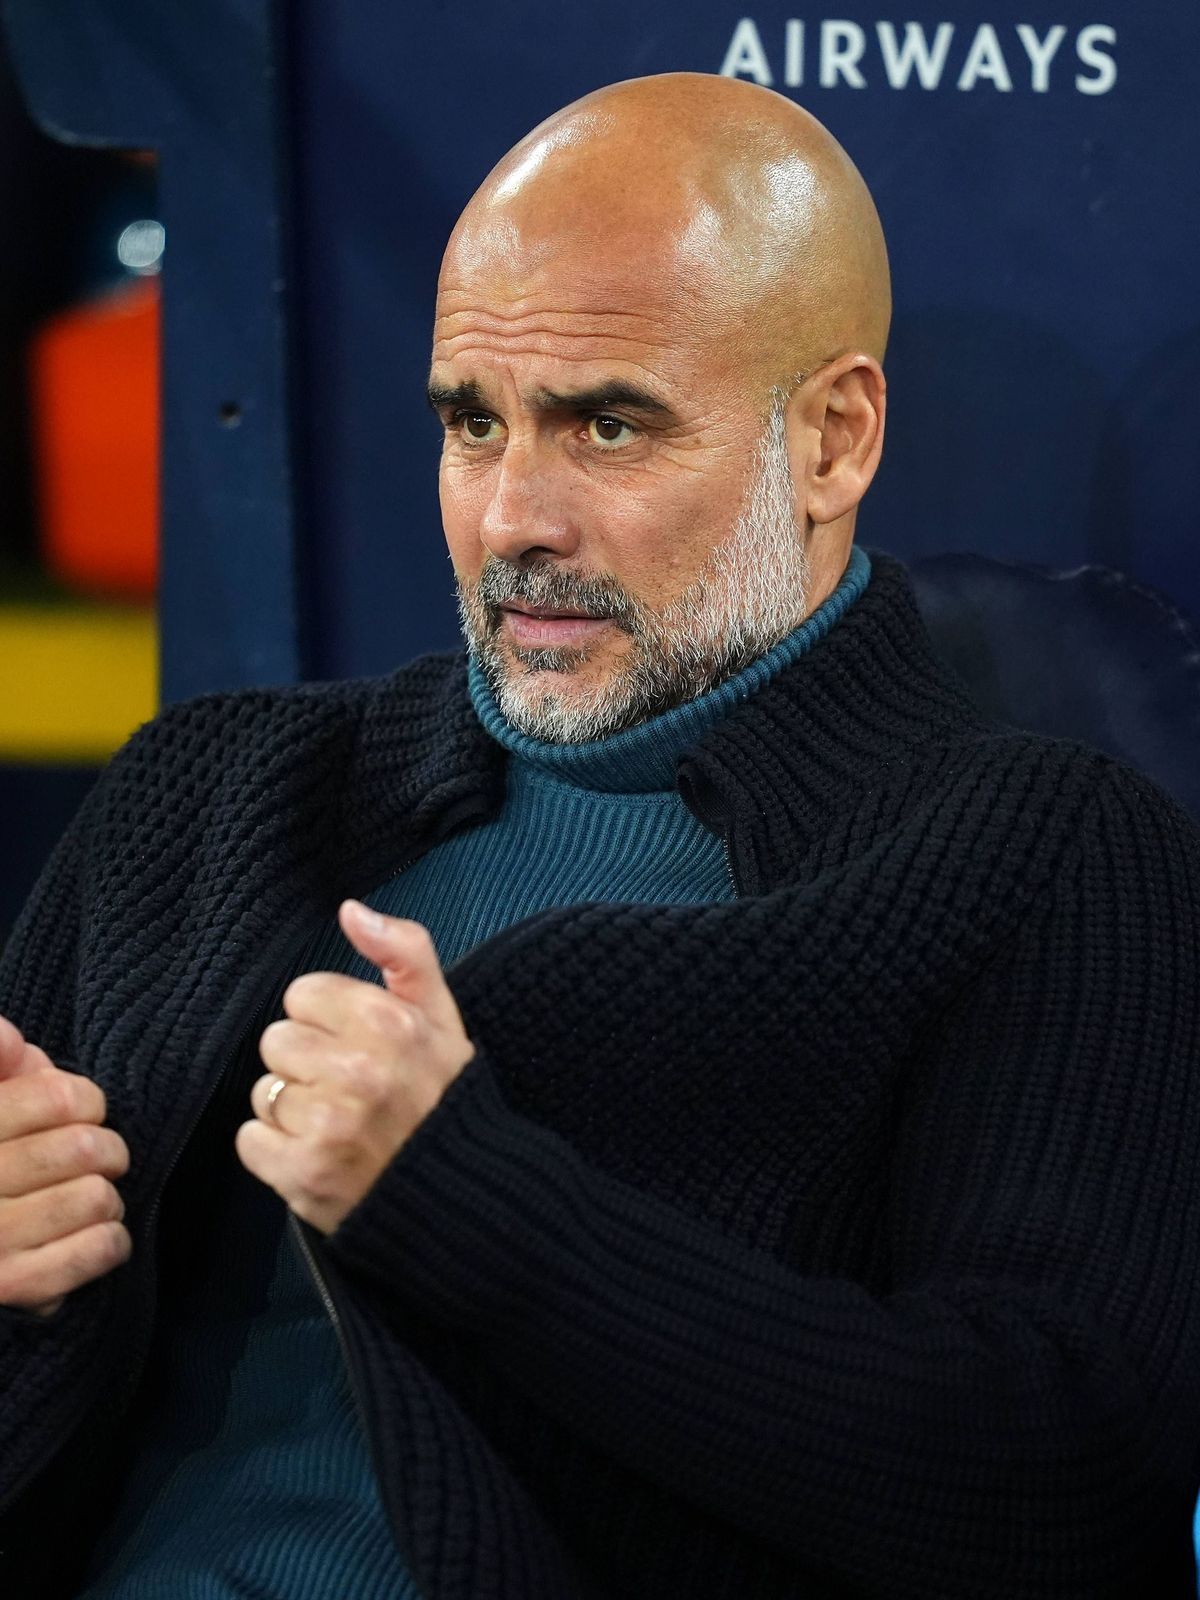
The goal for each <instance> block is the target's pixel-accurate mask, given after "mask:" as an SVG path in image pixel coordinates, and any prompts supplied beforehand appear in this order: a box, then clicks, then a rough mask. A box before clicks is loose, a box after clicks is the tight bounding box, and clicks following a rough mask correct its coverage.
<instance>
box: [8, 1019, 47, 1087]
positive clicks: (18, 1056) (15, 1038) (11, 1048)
mask: <svg viewBox="0 0 1200 1600" xmlns="http://www.w3.org/2000/svg"><path fill="white" fill-rule="evenodd" d="M45 1065H46V1057H45V1056H44V1055H43V1054H42V1052H41V1051H40V1050H34V1049H32V1048H31V1047H30V1046H29V1045H27V1044H26V1043H25V1038H24V1035H23V1034H22V1033H21V1030H20V1029H19V1028H18V1027H17V1025H16V1024H15V1023H13V1022H10V1021H9V1020H8V1018H7V1017H0V1079H4V1078H19V1077H21V1076H22V1074H24V1073H29V1072H39V1071H40V1070H41V1069H42V1067H43V1066H45Z"/></svg>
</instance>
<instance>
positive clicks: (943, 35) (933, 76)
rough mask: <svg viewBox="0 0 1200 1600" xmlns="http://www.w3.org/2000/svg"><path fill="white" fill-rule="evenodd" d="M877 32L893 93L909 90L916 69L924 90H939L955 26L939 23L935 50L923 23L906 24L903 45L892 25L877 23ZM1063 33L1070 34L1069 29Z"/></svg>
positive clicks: (934, 44) (934, 41)
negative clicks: (894, 90)
mask: <svg viewBox="0 0 1200 1600" xmlns="http://www.w3.org/2000/svg"><path fill="white" fill-rule="evenodd" d="M875 31H876V32H877V33H878V35H879V49H880V51H881V53H882V55H883V70H884V71H885V72H886V73H887V80H888V82H889V83H890V84H891V86H892V88H893V89H903V88H905V87H906V86H907V84H908V80H909V78H910V77H911V76H912V72H913V68H914V67H915V68H916V69H917V82H918V83H919V84H920V85H921V87H922V89H936V88H937V86H938V84H939V83H940V82H941V81H942V73H943V72H944V71H945V68H946V56H947V54H948V52H949V50H950V41H951V39H953V37H954V24H953V23H952V22H939V23H938V30H937V32H936V33H935V34H934V36H933V46H932V48H931V47H930V44H929V40H928V39H926V37H925V29H924V28H923V27H922V26H921V24H920V23H919V22H906V23H905V24H904V43H903V44H897V42H896V30H895V28H894V27H893V26H892V24H891V23H890V22H877V23H876V24H875ZM1063 32H1064V33H1065V32H1066V29H1065V28H1064V29H1063Z"/></svg>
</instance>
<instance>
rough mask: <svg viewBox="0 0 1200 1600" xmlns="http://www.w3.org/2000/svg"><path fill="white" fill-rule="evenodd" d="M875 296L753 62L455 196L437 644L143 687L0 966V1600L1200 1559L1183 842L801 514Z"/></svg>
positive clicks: (443, 1589)
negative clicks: (342, 666) (337, 669)
mask: <svg viewBox="0 0 1200 1600" xmlns="http://www.w3.org/2000/svg"><path fill="white" fill-rule="evenodd" d="M888 317H889V289H888V272H887V260H886V254H885V250H884V245H883V240H882V237H881V233H880V229H879V223H878V219H877V217H876V214H875V210H874V207H873V205H872V203H871V200H870V197H869V195H868V194H867V191H866V189H865V187H864V185H863V182H862V180H861V178H860V177H859V175H858V173H857V172H856V171H855V169H854V167H853V166H852V164H851V163H850V161H849V160H848V158H847V157H846V155H845V154H844V152H843V151H842V150H841V149H840V148H839V147H838V146H837V145H836V144H835V143H834V141H833V140H832V139H831V138H830V136H829V135H828V134H827V133H826V132H825V131H824V130H823V129H822V128H821V127H820V126H819V125H818V124H817V123H815V122H814V121H813V120H812V118H811V117H809V116H807V115H806V114H805V113H804V112H802V111H800V110H798V109H797V108H796V107H795V106H793V105H792V104H790V103H789V102H788V101H786V100H784V99H782V98H780V97H777V96H775V95H773V94H770V93H768V92H766V91H764V90H761V89H759V88H755V87H750V86H748V85H746V84H744V83H733V82H729V81H726V80H722V79H716V78H707V77H699V76H693V75H687V74H684V75H673V76H669V77H665V78H653V79H646V80H642V81H638V82H633V83H628V84H620V85H617V86H616V87H614V88H611V89H607V90H604V91H602V92H600V93H598V94H595V95H591V96H589V97H588V98H586V99H585V100H582V101H580V102H578V103H577V104H575V105H573V106H570V107H568V108H567V109H566V110H565V111H563V112H561V113H560V114H559V115H557V116H555V117H553V118H551V119H550V121H549V122H547V123H545V124H543V125H542V126H541V127H540V128H538V129H536V130H535V131H534V132H533V133H532V134H530V135H529V137H528V138H527V139H525V140H524V141H523V142H522V143H521V144H520V145H518V146H517V147H516V149H515V150H513V151H512V152H511V153H510V154H509V155H508V156H506V157H505V159H504V160H503V161H502V162H501V163H500V165H499V166H498V167H497V168H496V170H495V171H494V172H493V173H492V174H491V176H490V177H489V178H488V179H487V181H486V182H485V183H484V185H483V187H482V188H481V189H480V191H479V193H478V194H476V195H475V197H474V198H473V199H472V201H471V203H470V205H469V206H468V207H467V209H466V211H465V212H464V214H463V216H462V218H461V220H460V222H459V224H458V226H457V228H456V229H455V232H454V235H453V237H452V239H451V241H450V244H449V248H448V250H447V252H446V257H445V262H444V266H443V270H442V274H441V280H440V283H439V288H438V303H437V310H436V318H435V325H434V342H433V360H432V366H431V371H430V378H429V400H430V402H431V404H432V405H433V407H434V409H435V410H436V412H437V414H438V416H439V417H440V419H441V422H442V425H443V429H444V444H443V451H442V464H441V499H442V511H443V519H444V524H445V534H446V538H447V542H448V545H449V550H450V555H451V559H452V561H453V565H454V571H455V575H456V578H457V583H458V589H459V595H460V600H461V609H462V620H463V628H464V632H465V635H466V641H467V644H468V646H469V649H468V650H467V651H466V652H465V653H464V654H463V655H459V656H445V657H436V658H427V659H424V660H421V661H418V662H416V663H414V664H412V665H410V666H406V667H403V668H402V669H400V670H399V671H398V672H397V673H395V674H394V675H393V676H392V677H390V678H388V679H386V680H383V681H378V682H366V683H347V684H332V685H321V686H308V687H303V688H300V689H289V690H280V691H254V692H247V693H243V694H235V695H220V696H214V697H209V698H206V699H205V700H202V701H199V702H196V703H193V704H189V705H184V706H177V707H173V708H170V709H169V710H168V711H166V712H165V713H164V714H163V715H162V716H161V717H160V718H159V719H158V720H157V721H156V722H155V723H153V724H151V725H150V726H149V727H148V728H146V729H144V730H143V731H142V732H141V733H140V734H138V735H137V736H136V737H135V739H134V740H133V741H132V742H131V743H130V744H129V746H127V748H126V749H125V750H124V751H123V752H122V753H121V754H120V755H119V756H118V757H117V758H116V760H115V761H114V762H113V764H112V766H111V768H110V769H109V770H108V772H107V773H106V774H105V776H104V777H103V779H102V780H101V782H100V783H99V785H98V786H97V788H96V790H95V792H94V794H93V795H92V797H91V799H90V800H89V802H88V803H87V804H86V805H85V807H84V809H83V812H82V813H81V815H80V817H79V818H78V820H77V821H76V823H75V824H74V825H73V827H72V829H71V830H70V832H69V833H68V835H67V836H66V838H65V839H64V841H63V843H62V845H61V846H60V848H59V850H58V852H57V853H56V855H55V857H54V859H53V860H52V862H51V863H50V865H49V867H48V868H47V871H46V873H45V875H44V877H43V880H42V882H41V884H40V886H39V888H38V890H37V892H36V893H35V896H34V898H33V901H32V903H31V905H30V907H29V908H28V910H27V912H26V913H25V916H24V918H23V920H22V922H21V925H20V927H19V928H18V930H17V932H16V934H15V935H14V938H13V940H12V942H11V945H10V947H9V949H8V950H7V951H6V953H5V957H4V962H3V966H2V968H0V1010H2V1011H3V1012H4V1013H5V1016H6V1018H7V1019H9V1020H6V1021H4V1022H3V1023H0V1307H3V1311H2V1312H0V1362H2V1364H3V1370H4V1373H5V1378H6V1385H5V1390H4V1393H5V1402H4V1406H3V1408H0V1504H2V1505H3V1507H4V1511H3V1522H2V1524H0V1576H2V1577H3V1578H4V1580H5V1584H6V1586H5V1588H4V1593H5V1594H13V1595H20V1596H21V1597H23V1600H25V1597H34V1596H41V1595H55V1596H58V1595H66V1594H71V1595H77V1596H86V1597H87V1600H101V1597H103V1600H140V1597H148V1596H154V1597H159V1596H172V1597H174V1596H181V1597H187V1600H230V1597H233V1596H247V1595H253V1596H256V1597H260V1600H271V1597H280V1600H282V1597H285V1596H286V1597H287V1600H317V1597H318V1596H320V1597H327V1596H338V1597H341V1596H353V1597H356V1600H358V1597H371V1600H401V1597H402V1600H412V1597H423V1600H473V1597H482V1600H492V1597H502V1600H508V1597H511V1600H543V1597H544V1600H569V1597H571V1596H576V1597H580V1600H582V1597H611V1600H618V1597H619V1600H628V1597H646V1600H665V1597H672V1600H674V1597H683V1596H686V1597H688V1600H694V1597H700V1600H705V1597H712V1600H716V1597H718V1596H719V1597H724V1600H732V1597H737V1600H767V1597H783V1596H796V1597H800V1596H803V1597H818V1596H828V1597H831V1600H832V1597H835V1596H836V1597H846V1596H852V1595H853V1596H880V1597H882V1596H886V1597H888V1600H899V1597H913V1600H917V1597H920V1600H935V1597H944V1600H965V1597H994V1600H1022V1597H1035V1596H1044V1597H1047V1600H1051V1597H1053V1600H1071V1597H1078V1600H1084V1597H1087V1600H1101V1597H1107V1596H1135V1595H1136V1596H1139V1597H1142V1596H1146V1595H1154V1596H1156V1597H1171V1596H1183V1595H1185V1594H1190V1593H1193V1592H1194V1573H1193V1568H1192V1561H1191V1556H1190V1549H1189V1522H1190V1507H1191V1503H1192V1501H1193V1499H1194V1496H1195V1493H1196V1488H1197V1458H1198V1452H1197V1447H1196V1441H1197V1438H1198V1436H1200V1416H1198V1414H1197V1412H1198V1408H1197V1403H1196V1401H1197V1396H1196V1383H1195V1371H1196V1351H1197V1350H1198V1349H1200V1306H1198V1293H1200V1274H1198V1273H1197V1264H1196V1255H1197V1242H1198V1241H1200V1162H1198V1161H1197V1159H1196V1151H1197V1150H1198V1149H1200V1074H1198V1073H1197V1071H1196V1065H1197V1045H1198V1040H1200V1016H1198V1009H1197V1008H1198V1004H1200V1002H1198V998H1197V988H1198V986H1197V985H1196V983H1195V973H1196V970H1197V960H1198V955H1200V949H1198V947H1200V936H1198V935H1200V927H1198V922H1200V843H1198V840H1197V836H1196V833H1195V830H1194V829H1193V828H1192V827H1191V825H1190V824H1189V823H1188V822H1187V821H1186V819H1185V818H1184V817H1183V816H1182V815H1181V814H1180V813H1179V812H1178V811H1177V810H1175V809H1174V808H1173V806H1172V805H1171V804H1170V802H1169V801H1168V800H1166V799H1165V798H1164V796H1163V795H1161V794H1160V793H1159V792H1158V791H1157V790H1155V789H1154V788H1153V787H1152V786H1151V785H1150V784H1148V783H1146V782H1145V781H1144V780H1142V779H1141V778H1139V777H1137V776H1135V775H1134V774H1133V773H1131V772H1128V771H1126V770H1124V769H1123V768H1121V767H1119V766H1117V765H1115V764H1114V763H1112V762H1111V761H1109V760H1108V759H1107V758H1105V757H1102V756H1100V755H1098V754H1094V753H1091V752H1089V751H1086V750H1084V749H1082V748H1076V747H1070V746H1066V745H1062V744H1057V743H1050V742H1046V741H1040V740H1037V739H1034V738H1032V737H1027V736H1025V735H1022V734H1019V733H1016V732H1014V731H1012V730H1009V729H1005V728H1001V727H997V726H993V725H990V724H988V723H986V722H985V721H984V720H983V719H982V718H981V717H980V716H979V714H978V713H977V712H976V711H975V710H974V709H973V708H972V706H971V705H970V704H969V703H968V702H967V701H966V699H965V698H964V696H963V694H962V693H961V692H960V690H959V688H958V687H956V686H955V685H954V684H953V683H951V682H949V681H948V680H947V679H946V677H945V676H944V675H943V673H942V671H941V669H940V668H939V667H938V665H937V664H936V662H935V661H934V659H933V656H932V654H931V651H930V648H929V645H928V641H927V639H926V638H925V635H924V633H923V631H922V628H921V624H920V621H919V619H918V616H917V613H916V609H915V606H914V604H913V599H912V594H911V591H910V588H909V585H908V582H907V579H906V577H905V574H904V571H903V569H902V568H901V567H900V566H899V565H898V564H897V563H896V562H895V561H893V560H890V559H889V558H887V557H886V556H883V555H880V554H874V555H871V556H868V555H867V554H866V553H865V552H863V551H862V550H860V549H858V548H857V547H856V546H855V543H854V531H855V518H856V514H857V508H858V504H859V502H860V500H861V499H862V496H863V495H864V493H865V492H866V490H867V488H868V486H869V484H870V482H871V479H872V476H873V474H874V472H875V469H876V467H877V465H878V462H879V457H880V451H881V448H882V443H883V428H884V396H885V389H884V379H883V374H882V370H881V365H880V363H881V361H882V359H883V355H884V345H885V342H886V338H887V330H888ZM930 447H931V448H933V449H936V448H937V435H936V419H930ZM997 488H998V489H1000V491H1001V492H1002V485H997V486H986V487H985V486H981V492H996V489H997ZM335 910H336V917H335ZM247 1097H248V1098H249V1106H250V1112H249V1114H248V1113H247V1109H246V1105H247Z"/></svg>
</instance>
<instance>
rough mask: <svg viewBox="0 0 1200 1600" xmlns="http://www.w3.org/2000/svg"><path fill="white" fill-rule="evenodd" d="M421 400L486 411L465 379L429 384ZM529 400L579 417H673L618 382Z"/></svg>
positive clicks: (441, 407) (541, 393)
mask: <svg viewBox="0 0 1200 1600" xmlns="http://www.w3.org/2000/svg"><path fill="white" fill-rule="evenodd" d="M425 396H426V399H427V400H428V401H429V404H430V405H431V406H432V407H433V409H434V410H435V411H448V410H451V409H458V408H462V409H464V410H465V409H467V408H469V407H472V406H474V407H476V408H477V409H478V410H480V411H487V410H488V409H489V407H488V404H487V401H486V400H485V399H484V396H483V391H482V389H481V388H480V387H479V385H478V384H477V383H475V382H473V381H471V380H469V379H468V380H467V381H466V382H465V383H456V384H454V385H453V386H452V387H448V386H446V385H444V384H440V383H431V384H430V385H429V387H428V389H427V390H426V391H425ZM533 398H534V403H535V405H536V406H537V408H538V410H539V411H573V412H577V413H578V414H579V415H581V416H582V415H592V414H594V413H595V412H598V411H609V410H612V409H613V408H614V407H620V409H621V410H623V411H639V412H641V413H642V415H643V416H648V417H651V416H652V417H674V415H675V413H674V412H673V411H672V409H671V407H670V406H669V405H668V404H667V403H666V401H665V400H660V399H659V398H658V396H657V395H654V394H651V393H650V391H649V389H643V388H641V387H640V386H639V385H638V384H636V383H627V382H625V381H624V380H623V379H621V378H612V379H609V380H608V382H606V383H598V384H595V385H594V386H593V387H592V388H590V389H572V390H569V391H567V392H565V393H560V392H558V391H557V390H554V389H538V390H535V392H534V396H533Z"/></svg>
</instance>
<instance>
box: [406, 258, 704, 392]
mask: <svg viewBox="0 0 1200 1600" xmlns="http://www.w3.org/2000/svg"><path fill="white" fill-rule="evenodd" d="M572 246H573V247H571V248H562V247H558V248H556V247H555V246H554V244H553V242H547V243H545V244H543V245H542V247H541V248H532V249H531V248H530V243H529V240H528V237H527V236H526V237H525V238H523V239H521V240H520V242H519V244H518V242H517V241H516V240H515V239H513V238H511V237H509V238H508V239H503V238H500V239H495V238H492V239H487V238H485V239H482V240H480V239H476V240H469V239H468V240H460V241H458V242H457V245H456V246H452V248H451V250H450V251H449V252H448V254H447V259H446V262H445V264H444V266H443V270H442V275H441V279H440V281H439V284H438V297H437V307H436V312H435V317H434V329H433V361H434V365H435V367H437V366H439V365H443V364H450V365H453V366H455V367H456V368H461V367H462V366H464V365H466V364H471V365H479V366H482V367H488V366H495V365H511V366H514V367H521V368H523V369H526V371H528V370H530V369H533V368H539V369H549V368H552V367H554V366H570V367H571V368H572V369H581V368H586V367H589V366H592V367H595V366H604V367H605V368H610V369H612V368H617V369H619V368H622V367H626V368H628V369H630V370H631V371H633V370H637V371H638V372H640V373H641V374H642V375H645V374H647V373H653V374H657V375H658V376H659V377H660V379H661V381H662V382H663V383H665V384H667V385H675V384H683V383H692V382H695V381H697V380H698V379H699V378H700V377H701V376H702V374H703V373H704V372H705V371H706V370H707V369H708V368H711V367H712V366H713V365H714V364H715V365H716V366H718V367H719V366H720V365H721V360H720V357H721V353H722V348H723V344H724V341H723V340H722V338H721V337H720V336H721V335H722V334H723V332H724V331H725V330H724V328H723V326H721V324H722V321H723V319H722V318H721V317H720V316H719V315H718V314H717V312H718V310H719V301H720V298H721V296H720V293H719V290H718V291H717V292H716V294H714V284H713V282H712V276H713V275H712V273H711V270H710V269H708V268H707V267H705V266H704V264H702V263H697V262H695V261H690V260H687V259H686V258H685V257H686V252H683V251H681V250H679V249H673V250H668V251H663V250H662V249H657V250H646V249H644V248H643V249H641V250H639V249H638V247H637V241H636V240H632V239H629V238H628V237H626V238H623V239H622V238H618V239H610V240H609V241H608V242H607V245H605V244H603V243H602V241H601V240H600V239H599V238H596V239H594V240H589V241H587V246H586V248H580V246H579V242H576V241H572ZM714 302H717V303H714Z"/></svg>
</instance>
